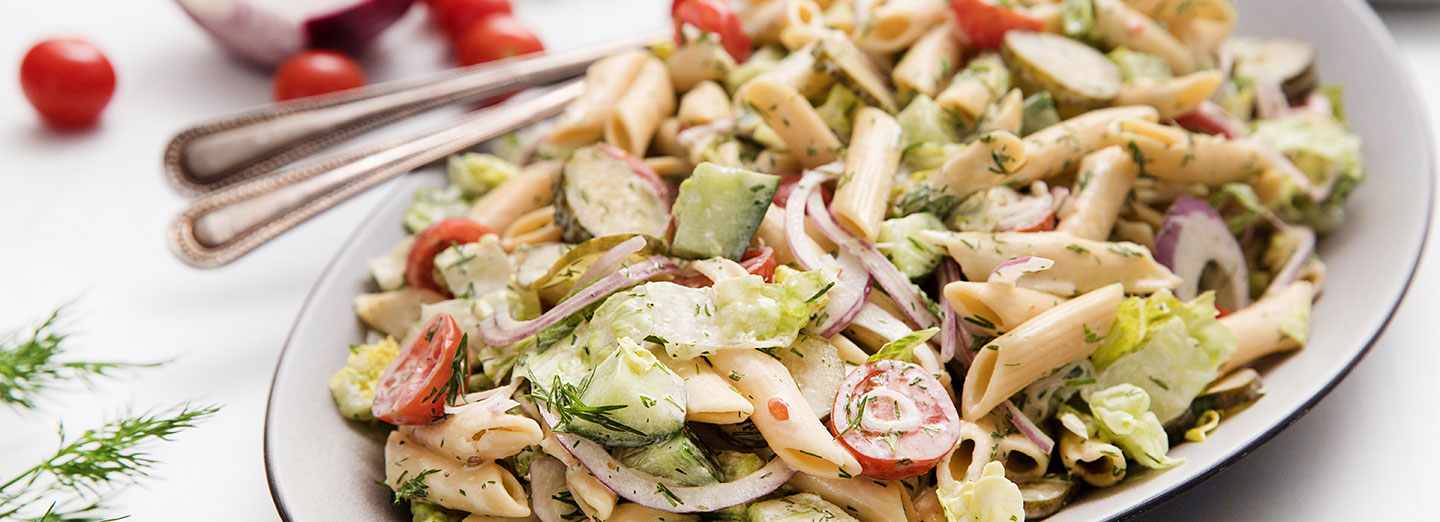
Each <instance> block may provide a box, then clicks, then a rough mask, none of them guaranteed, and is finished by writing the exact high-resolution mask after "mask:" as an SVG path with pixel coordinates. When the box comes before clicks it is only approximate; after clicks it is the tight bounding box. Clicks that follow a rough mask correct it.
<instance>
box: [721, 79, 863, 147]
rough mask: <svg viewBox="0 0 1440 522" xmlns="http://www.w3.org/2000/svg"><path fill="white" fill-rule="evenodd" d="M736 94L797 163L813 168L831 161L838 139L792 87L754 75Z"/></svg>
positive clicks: (838, 144) (808, 103)
mask: <svg viewBox="0 0 1440 522" xmlns="http://www.w3.org/2000/svg"><path fill="white" fill-rule="evenodd" d="M739 96H740V100H741V101H742V102H743V103H745V104H747V105H749V106H750V107H751V108H752V109H753V110H755V111H756V112H757V113H759V114H760V117H761V118H764V120H765V124H766V125H769V126H770V128H771V129H772V130H774V131H775V133H776V134H779V135H780V138H781V139H783V140H784V141H785V144H786V145H787V146H788V147H789V149H790V152H791V154H794V155H795V156H796V158H797V159H799V160H800V164H801V165H804V166H805V167H807V168H814V167H818V166H820V165H824V164H826V163H830V162H832V161H835V159H836V157H837V156H838V154H837V153H838V152H839V151H840V149H841V148H842V147H841V145H840V140H839V139H838V138H836V137H835V133H833V132H831V131H830V128H829V127H827V126H826V125H825V120H823V119H821V118H820V114H819V113H817V112H816V111H815V107H813V106H811V105H810V102H809V101H807V100H806V99H805V97H804V96H802V95H801V94H800V92H799V91H797V90H795V88H794V87H792V86H790V85H787V84H784V83H780V82H778V81H773V80H770V79H764V78H756V79H754V80H751V81H750V82H749V83H747V84H745V87H744V88H742V89H741V91H740V94H739Z"/></svg>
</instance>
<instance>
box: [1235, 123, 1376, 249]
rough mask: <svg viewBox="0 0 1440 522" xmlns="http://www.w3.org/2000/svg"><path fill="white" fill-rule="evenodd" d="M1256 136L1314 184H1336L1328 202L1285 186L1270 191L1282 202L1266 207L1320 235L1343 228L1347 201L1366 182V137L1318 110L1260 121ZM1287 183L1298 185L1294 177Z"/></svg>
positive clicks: (1274, 201) (1256, 126)
mask: <svg viewBox="0 0 1440 522" xmlns="http://www.w3.org/2000/svg"><path fill="white" fill-rule="evenodd" d="M1252 137H1253V138H1254V139H1255V140H1257V141H1259V142H1261V143H1264V144H1266V145H1269V146H1270V147H1272V148H1274V149H1275V150H1277V151H1279V152H1280V153H1282V154H1284V155H1285V156H1286V157H1288V158H1290V161H1291V162H1293V163H1294V164H1295V166H1296V167H1298V168H1299V169H1300V171H1301V172H1304V173H1305V175H1306V176H1307V177H1309V178H1310V183H1311V184H1312V185H1314V186H1317V187H1325V186H1333V188H1332V189H1331V190H1330V194H1329V195H1328V196H1326V197H1325V199H1324V200H1323V201H1319V202H1316V201H1312V200H1311V199H1310V197H1309V196H1308V195H1307V194H1305V193H1304V192H1303V191H1300V190H1287V189H1286V188H1281V189H1279V190H1273V191H1270V192H1272V193H1274V194H1278V196H1275V197H1278V198H1280V199H1279V200H1278V201H1276V200H1270V201H1266V203H1267V204H1269V205H1271V206H1272V207H1274V208H1275V210H1276V213H1278V214H1279V215H1280V216H1281V217H1283V218H1285V220H1286V221H1289V222H1293V223H1301V224H1305V225H1308V226H1310V227H1311V228H1314V229H1315V231H1316V232H1317V233H1322V234H1323V233H1325V232H1328V231H1330V230H1332V229H1334V228H1335V227H1336V226H1337V225H1339V224H1340V221H1341V220H1343V219H1344V217H1345V213H1344V212H1345V211H1344V204H1345V200H1346V199H1347V198H1349V197H1350V193H1351V192H1352V191H1353V190H1354V189H1355V187H1356V186H1357V185H1359V184H1360V182H1362V181H1364V180H1365V162H1364V160H1363V159H1362V158H1361V156H1360V138H1359V137H1358V136H1356V135H1355V134H1353V133H1351V132H1350V131H1348V130H1346V129H1345V126H1344V125H1342V124H1341V123H1340V122H1339V121H1338V120H1336V119H1335V118H1334V117H1332V116H1327V115H1324V114H1318V113H1315V112H1313V111H1298V112H1296V113H1294V114H1290V115H1287V116H1284V117H1281V118H1277V119H1274V120H1261V121H1256V122H1255V123H1254V133H1253V134H1252ZM1285 182H1286V183H1288V184H1294V181H1293V180H1289V179H1288V178H1287V179H1286V180H1285ZM1262 199H1265V198H1263V197H1262Z"/></svg>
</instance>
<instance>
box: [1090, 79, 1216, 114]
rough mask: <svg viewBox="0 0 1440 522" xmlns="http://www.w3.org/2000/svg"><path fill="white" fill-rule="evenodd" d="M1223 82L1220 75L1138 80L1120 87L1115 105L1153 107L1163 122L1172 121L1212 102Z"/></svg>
mask: <svg viewBox="0 0 1440 522" xmlns="http://www.w3.org/2000/svg"><path fill="white" fill-rule="evenodd" d="M1223 80H1224V77H1223V76H1222V75H1221V74H1220V71H1200V72H1194V73H1190V74H1187V75H1185V76H1180V77H1178V78H1137V79H1134V80H1130V81H1128V82H1125V84H1124V85H1122V86H1121V87H1120V94H1119V95H1118V96H1116V97H1115V105H1149V106H1151V107H1154V108H1155V110H1157V111H1159V113H1160V119H1161V120H1170V119H1174V118H1175V117H1176V116H1179V115H1181V114H1185V113H1187V112H1190V111H1193V110H1195V108H1196V107H1199V106H1200V103H1201V102H1203V101H1205V100H1208V99H1210V96H1211V95H1213V94H1215V90H1216V89H1219V88H1220V83H1221V82H1222V81H1223Z"/></svg>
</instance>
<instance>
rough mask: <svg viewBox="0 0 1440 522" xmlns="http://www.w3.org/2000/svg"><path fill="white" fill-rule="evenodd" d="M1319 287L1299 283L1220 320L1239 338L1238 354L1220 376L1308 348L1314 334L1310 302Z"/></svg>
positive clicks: (1222, 370) (1222, 367)
mask: <svg viewBox="0 0 1440 522" xmlns="http://www.w3.org/2000/svg"><path fill="white" fill-rule="evenodd" d="M1314 298H1315V285H1312V284H1310V282H1308V281H1296V282H1294V283H1290V286H1287V287H1285V289H1284V290H1282V291H1280V292H1277V293H1274V294H1271V295H1268V296H1265V297H1264V298H1262V299H1260V300H1259V301H1256V302H1254V303H1251V305H1250V306H1247V307H1245V308H1242V309H1240V310H1239V311H1236V312H1234V313H1231V314H1229V315H1226V316H1225V317H1221V318H1220V324H1222V325H1224V326H1225V327H1226V328H1228V329H1230V333H1233V334H1235V340H1236V341H1237V344H1236V345H1235V354H1234V355H1231V356H1230V360H1228V361H1225V364H1224V365H1222V366H1221V367H1220V374H1221V375H1224V374H1226V373H1229V372H1230V371H1232V370H1234V369H1236V368H1239V367H1242V366H1245V365H1247V364H1250V363H1252V362H1255V360H1257V359H1259V358H1261V357H1264V356H1266V355H1270V354H1272V353H1277V352H1284V351H1288V350H1294V349H1297V348H1300V347H1302V346H1304V345H1305V341H1306V338H1308V337H1309V334H1310V322H1309V320H1308V319H1309V317H1310V301H1311V300H1313V299H1314Z"/></svg>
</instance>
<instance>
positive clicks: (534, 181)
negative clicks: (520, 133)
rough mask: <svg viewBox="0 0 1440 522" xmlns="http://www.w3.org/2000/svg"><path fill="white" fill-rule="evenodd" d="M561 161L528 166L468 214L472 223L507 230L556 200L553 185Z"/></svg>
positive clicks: (558, 172) (481, 199)
mask: <svg viewBox="0 0 1440 522" xmlns="http://www.w3.org/2000/svg"><path fill="white" fill-rule="evenodd" d="M560 165H561V163H560V162H559V161H540V162H536V163H531V164H529V165H526V166H525V168H524V169H521V171H520V175H518V176H515V177H513V178H510V179H508V180H506V181H505V182H504V183H501V184H500V185H499V186H496V187H495V188H494V189H491V190H490V192H486V193H485V195H484V196H483V197H481V198H480V199H479V200H478V201H476V202H475V204H474V205H471V206H470V212H469V213H468V214H466V217H469V218H470V219H471V220H472V221H475V222H476V223H479V224H481V225H485V226H486V227H488V228H489V229H490V230H505V229H507V228H510V224H511V223H514V222H515V220H517V219H519V218H520V216H523V215H525V214H527V213H529V212H530V211H533V210H535V209H537V208H541V207H544V206H546V205H549V204H550V203H551V202H552V201H554V199H555V194H554V192H552V191H551V185H553V184H554V183H555V178H556V177H557V176H559V175H560Z"/></svg>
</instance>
